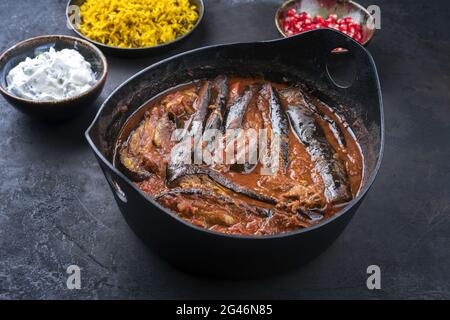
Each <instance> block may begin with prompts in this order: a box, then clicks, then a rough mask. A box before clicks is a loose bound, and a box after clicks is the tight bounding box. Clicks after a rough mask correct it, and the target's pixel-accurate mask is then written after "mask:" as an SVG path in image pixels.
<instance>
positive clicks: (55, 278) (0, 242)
mask: <svg viewBox="0 0 450 320" xmlns="http://www.w3.org/2000/svg"><path fill="white" fill-rule="evenodd" d="M206 2H207V8H206V9H207V14H206V17H205V21H204V23H203V25H202V26H201V28H200V29H199V30H198V32H196V33H195V34H194V35H193V37H192V38H191V39H190V40H189V41H188V42H186V43H185V44H183V46H182V47H180V48H178V49H177V50H176V51H175V52H179V51H183V50H187V49H190V48H194V47H199V46H203V45H207V44H214V43H223V42H235V41H241V40H245V41H249V40H262V39H272V38H275V37H278V35H277V32H276V30H275V28H274V26H273V22H272V21H273V14H274V11H275V8H276V6H277V4H278V3H280V2H279V1H267V0H260V1H258V0H254V1H250V0H247V1H245V0H242V1H237V0H206ZM361 2H362V3H363V4H364V5H369V4H373V3H374V1H373V2H372V1H361ZM375 4H378V5H379V6H380V7H381V9H382V30H381V31H378V32H377V34H376V36H375V39H374V41H373V42H372V44H371V45H370V46H369V50H370V51H371V52H372V54H373V56H374V58H375V61H376V63H377V66H378V69H379V73H380V78H381V84H382V89H383V95H384V104H385V115H386V152H385V156H384V161H383V164H382V168H381V170H380V173H379V176H378V178H377V180H376V182H375V184H374V186H373V188H372V190H371V192H370V193H369V195H368V196H367V198H366V200H365V201H364V203H363V204H362V205H361V207H360V209H359V212H358V214H357V215H356V216H355V218H354V219H353V220H352V222H351V223H350V225H349V227H348V228H347V229H346V231H345V232H344V233H343V234H342V236H341V237H340V238H339V239H338V240H337V241H336V242H335V243H334V245H333V246H332V247H331V248H330V249H329V250H328V251H327V252H326V253H324V254H323V255H322V256H320V257H319V258H318V259H316V260H315V261H313V262H312V263H310V264H308V265H307V266H305V267H303V268H301V269H299V270H297V271H295V272H291V273H288V274H284V275H281V276H276V277H273V278H266V279H261V280H258V281H221V280H213V279H208V278H199V277H194V276H192V275H189V274H186V273H183V272H181V271H179V270H176V269H174V268H173V267H171V266H170V265H168V264H166V263H165V262H164V261H162V260H161V259H159V258H158V257H156V256H155V255H154V254H153V253H152V252H150V251H149V250H148V249H146V247H145V246H144V245H143V244H142V243H141V242H140V240H139V239H137V237H136V236H135V235H134V234H133V233H132V232H131V231H130V229H129V228H128V226H127V225H126V223H125V221H124V220H123V219H122V217H121V215H120V212H119V210H118V208H117V206H116V204H115V203H114V200H113V197H112V195H111V193H110V190H109V188H108V186H107V183H106V181H105V179H104V177H103V175H102V173H101V171H100V169H99V167H98V165H97V163H96V161H95V159H94V156H93V154H92V152H91V151H90V149H89V148H88V146H87V143H86V142H85V140H84V135H83V133H84V130H85V129H86V128H87V126H88V124H89V123H90V121H91V120H92V118H93V116H94V115H95V113H96V111H97V109H98V106H99V105H100V103H101V101H102V100H103V99H105V98H106V97H107V95H108V94H109V93H110V92H111V91H112V90H113V89H114V88H115V87H116V86H117V85H119V84H120V83H121V82H123V81H124V80H125V79H127V78H128V77H129V76H131V75H132V74H134V73H135V72H137V71H138V70H140V69H142V68H143V67H145V66H148V65H149V64H151V63H152V62H154V61H157V60H159V59H161V58H162V56H161V57H157V58H150V59H139V60H125V59H117V58H111V57H108V61H109V64H110V75H109V78H108V81H107V85H106V88H105V90H104V92H103V94H102V96H101V97H100V98H99V99H98V100H97V102H96V103H95V104H94V105H92V106H90V107H89V108H88V110H87V111H86V112H84V113H83V114H82V115H81V116H80V117H78V118H76V119H74V120H73V121H71V122H68V123H66V124H64V125H60V126H49V125H44V124H42V123H39V122H36V121H33V120H31V119H29V118H27V117H26V116H24V115H22V114H20V113H19V112H17V111H16V110H14V109H13V108H12V107H11V106H9V105H8V103H7V102H6V101H5V100H4V99H3V98H0V136H1V139H0V149H1V152H0V177H1V178H0V298H6V299H8V298H450V271H449V270H450V250H449V248H450V186H449V178H450V161H449V155H450V147H449V138H450V97H449V89H450V88H449V84H450V79H449V75H450V67H449V60H448V59H449V56H450V43H449V38H450V33H449V31H448V30H449V28H450V25H449V22H448V12H449V11H450V6H449V2H448V1H417V2H416V1H408V0H402V1H387V0H386V1H377V2H376V3H375ZM65 5H66V1H62V0H60V1H51V0H45V1H32V0H16V1H10V0H2V1H1V2H0V51H3V50H5V49H7V48H8V47H10V46H11V45H13V44H15V43H16V42H18V41H20V40H24V39H26V38H29V37H32V36H37V35H42V34H70V31H69V30H68V29H67V28H66V27H65V18H64V9H65ZM173 53H174V52H171V53H168V54H166V55H164V56H168V55H171V54H173ZM181 245H182V244H180V246H181ZM70 264H77V265H79V266H80V267H81V268H82V289H81V290H73V291H70V290H68V289H66V287H65V282H66V276H67V275H66V273H65V270H66V268H67V266H68V265H70ZM371 264H377V265H379V266H380V267H381V269H382V290H380V291H377V292H373V291H369V290H367V289H366V286H365V281H366V277H367V275H366V273H365V270H366V268H367V266H368V265H371Z"/></svg>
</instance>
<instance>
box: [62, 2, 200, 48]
mask: <svg viewBox="0 0 450 320" xmlns="http://www.w3.org/2000/svg"><path fill="white" fill-rule="evenodd" d="M83 1H86V0H83ZM190 1H192V0H190ZM195 1H198V3H199V4H200V6H199V17H198V19H197V22H196V23H195V24H194V26H193V27H192V28H191V30H189V31H188V32H186V33H185V34H183V35H182V36H180V37H178V38H176V39H174V40H172V41H169V42H165V43H161V44H158V45H155V46H149V47H140V48H122V47H116V46H110V45H108V44H104V43H101V42H98V41H95V40H93V39H91V38H89V37H87V36H85V35H84V34H83V33H81V32H80V31H78V30H77V28H76V27H75V26H74V25H73V23H72V21H70V19H69V7H70V6H71V5H72V2H73V0H69V1H68V2H67V5H66V12H65V15H66V20H67V23H68V26H70V29H71V30H72V31H73V32H75V33H76V34H77V35H78V36H79V37H81V38H83V39H84V40H86V41H89V42H91V43H93V44H95V45H97V46H98V47H100V48H104V49H108V50H115V51H122V52H124V53H125V52H142V51H150V50H152V49H154V50H157V49H162V48H165V47H168V46H170V45H171V44H174V43H176V42H179V41H181V40H183V39H185V38H187V37H188V36H189V35H191V34H192V33H193V32H194V30H196V29H197V28H198V27H199V26H200V23H201V22H202V20H203V17H204V15H205V4H204V2H203V0H195Z"/></svg>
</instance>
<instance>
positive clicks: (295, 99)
mask: <svg viewBox="0 0 450 320" xmlns="http://www.w3.org/2000/svg"><path fill="white" fill-rule="evenodd" d="M280 94H281V96H282V97H284V98H285V99H286V101H288V103H290V104H298V105H304V106H306V107H307V108H309V109H310V110H311V111H312V112H313V113H315V114H317V115H318V116H319V117H321V118H322V119H323V120H324V121H325V122H326V123H327V125H328V127H329V128H330V131H331V132H332V133H333V136H334V137H335V139H336V141H337V143H338V144H339V147H341V148H342V149H345V148H346V141H345V137H344V134H343V133H342V131H341V129H340V128H339V126H338V124H337V123H336V121H334V120H333V119H331V118H330V117H329V116H328V115H326V114H325V113H324V112H322V111H321V110H320V109H319V108H318V107H317V105H318V104H320V105H322V106H323V107H325V108H327V109H328V110H330V111H331V112H333V113H335V111H334V110H333V109H332V108H331V107H330V106H328V105H327V104H325V103H324V102H323V101H321V100H319V99H317V98H312V97H310V96H309V95H307V94H306V93H305V92H304V91H302V90H301V89H300V88H299V87H289V88H286V89H283V90H281V91H280Z"/></svg>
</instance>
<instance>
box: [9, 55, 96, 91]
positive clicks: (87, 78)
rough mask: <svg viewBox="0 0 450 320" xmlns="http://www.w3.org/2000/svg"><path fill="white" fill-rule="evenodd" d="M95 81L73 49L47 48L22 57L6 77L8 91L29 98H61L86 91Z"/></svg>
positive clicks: (85, 64) (88, 65)
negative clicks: (33, 56) (34, 55)
mask: <svg viewBox="0 0 450 320" xmlns="http://www.w3.org/2000/svg"><path fill="white" fill-rule="evenodd" d="M95 82H96V79H95V74H94V72H93V71H92V68H91V64H90V63H89V62H87V61H86V60H85V59H84V57H83V56H82V55H81V54H80V53H79V52H78V51H76V50H74V49H63V50H61V51H56V50H55V49H54V48H50V50H49V51H48V52H44V53H42V54H40V55H38V56H37V57H35V58H33V59H31V58H26V59H25V61H22V62H21V63H19V64H18V65H17V66H16V67H14V68H13V69H11V70H10V71H9V73H8V75H7V77H6V83H7V89H8V91H9V92H11V93H12V94H14V95H16V96H18V97H20V98H25V99H30V100H61V99H65V98H70V97H74V96H77V95H80V94H81V93H83V92H85V91H87V90H88V89H89V88H91V87H92V86H93V85H94V84H95Z"/></svg>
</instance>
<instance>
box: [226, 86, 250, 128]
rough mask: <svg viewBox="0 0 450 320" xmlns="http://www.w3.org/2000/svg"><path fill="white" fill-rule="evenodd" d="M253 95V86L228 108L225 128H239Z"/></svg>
mask: <svg viewBox="0 0 450 320" xmlns="http://www.w3.org/2000/svg"><path fill="white" fill-rule="evenodd" d="M252 97H253V88H247V89H246V90H245V92H244V94H243V95H242V96H240V97H239V98H238V99H237V100H236V101H235V102H234V103H233V104H232V105H231V106H230V109H229V110H228V114H227V120H226V123H225V130H228V129H239V128H241V125H242V120H243V119H244V115H245V112H246V111H247V107H248V104H249V103H250V101H251V100H252Z"/></svg>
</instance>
